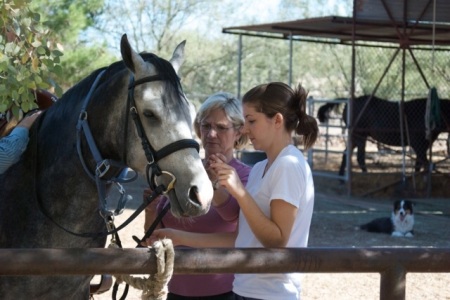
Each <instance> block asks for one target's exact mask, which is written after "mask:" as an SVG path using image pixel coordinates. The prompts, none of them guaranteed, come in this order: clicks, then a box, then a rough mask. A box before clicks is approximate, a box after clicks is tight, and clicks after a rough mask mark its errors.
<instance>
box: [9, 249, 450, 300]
mask: <svg viewBox="0 0 450 300" xmlns="http://www.w3.org/2000/svg"><path fill="white" fill-rule="evenodd" d="M155 272H156V256H155V254H154V251H152V250H151V249H147V248H138V249H113V248H108V249H103V248H102V249H0V276H5V275H55V274H61V275H80V274H89V275H95V274H154V273H155ZM291 272H301V273H380V275H381V282H380V299H405V286H406V273H407V272H415V273H450V248H283V249H261V248H258V249H255V248H248V249H240V248H237V249H236V248H233V249H221V248H207V249H176V251H175V265H174V273H176V274H182V273H184V274H206V273H291Z"/></svg>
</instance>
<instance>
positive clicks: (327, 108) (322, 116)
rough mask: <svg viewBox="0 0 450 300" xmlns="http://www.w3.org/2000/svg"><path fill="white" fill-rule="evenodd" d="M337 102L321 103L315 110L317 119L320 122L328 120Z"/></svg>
mask: <svg viewBox="0 0 450 300" xmlns="http://www.w3.org/2000/svg"><path fill="white" fill-rule="evenodd" d="M339 104H340V103H339V102H328V103H326V104H324V105H322V106H321V107H320V108H319V111H318V112H317V118H318V119H319V121H320V123H326V122H328V119H329V117H330V112H331V111H332V110H333V109H334V107H335V106H338V105H339Z"/></svg>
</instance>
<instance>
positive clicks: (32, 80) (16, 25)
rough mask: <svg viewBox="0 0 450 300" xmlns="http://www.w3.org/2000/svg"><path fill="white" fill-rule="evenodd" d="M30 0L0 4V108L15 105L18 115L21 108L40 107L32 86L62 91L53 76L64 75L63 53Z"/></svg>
mask: <svg viewBox="0 0 450 300" xmlns="http://www.w3.org/2000/svg"><path fill="white" fill-rule="evenodd" d="M30 2H31V0H22V1H20V0H15V1H3V4H2V6H1V7H0V112H5V111H6V110H8V109H9V108H12V110H13V113H14V114H15V115H17V114H18V111H19V109H22V110H23V111H25V112H27V111H29V110H30V109H33V108H36V107H37V106H36V104H35V102H34V95H33V93H31V91H32V90H36V89H51V88H53V89H54V92H55V93H56V94H58V95H60V94H61V88H60V87H59V86H58V84H56V83H55V82H54V81H53V80H52V77H53V76H57V77H58V76H61V75H62V69H61V66H60V64H59V63H60V57H61V56H62V55H63V53H62V52H61V51H60V50H59V49H58V46H59V45H57V44H56V43H54V42H53V41H52V40H50V39H49V38H48V37H49V36H51V35H50V34H49V30H48V29H47V28H46V27H45V25H44V24H42V23H41V22H40V15H39V14H38V13H34V12H33V11H31V10H30V8H29V3H30ZM59 48H61V47H60V46H59Z"/></svg>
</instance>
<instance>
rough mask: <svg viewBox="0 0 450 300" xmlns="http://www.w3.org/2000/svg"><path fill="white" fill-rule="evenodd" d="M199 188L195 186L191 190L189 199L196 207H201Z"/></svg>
mask: <svg viewBox="0 0 450 300" xmlns="http://www.w3.org/2000/svg"><path fill="white" fill-rule="evenodd" d="M197 195H198V187H197V186H193V187H191V188H190V190H189V199H190V200H191V202H193V203H194V204H195V205H198V206H201V203H200V200H199V199H198V196H197Z"/></svg>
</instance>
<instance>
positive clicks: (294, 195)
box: [233, 145, 314, 300]
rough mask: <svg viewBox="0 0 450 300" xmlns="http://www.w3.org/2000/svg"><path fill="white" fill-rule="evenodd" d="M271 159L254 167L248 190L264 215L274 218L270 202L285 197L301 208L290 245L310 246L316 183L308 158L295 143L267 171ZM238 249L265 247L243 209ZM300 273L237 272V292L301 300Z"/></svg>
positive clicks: (246, 295) (280, 299)
mask: <svg viewBox="0 0 450 300" xmlns="http://www.w3.org/2000/svg"><path fill="white" fill-rule="evenodd" d="M266 164H267V159H266V160H263V161H261V162H259V163H257V164H255V166H254V167H253V168H252V170H251V171H250V175H249V178H248V182H247V186H246V188H247V190H248V192H249V193H250V195H252V197H253V199H255V201H256V202H257V203H258V206H259V207H260V208H261V210H262V211H263V212H264V214H265V215H266V216H268V217H270V202H271V201H272V200H273V199H282V200H284V201H286V202H288V203H290V204H292V205H294V206H296V207H297V208H298V211H297V216H296V218H295V221H294V226H293V228H292V232H291V236H290V237H289V241H288V243H287V246H286V247H288V248H298V247H307V245H308V237H309V228H310V225H311V218H312V214H313V206H314V183H313V177H312V173H311V168H310V167H309V165H308V163H307V161H306V160H305V158H304V156H303V154H302V153H301V151H300V150H298V149H297V148H296V147H295V146H293V145H289V146H287V147H285V148H284V149H283V150H282V151H281V152H280V154H279V155H278V156H277V158H276V159H275V161H274V162H273V163H272V166H271V167H270V168H269V170H267V172H266V174H265V175H264V177H263V174H264V168H265V166H266ZM235 247H237V248H263V245H262V244H261V243H260V242H259V241H258V239H257V238H256V237H255V235H254V234H253V232H252V230H251V228H250V226H249V225H248V223H247V220H246V219H245V217H244V215H243V214H242V212H241V213H240V215H239V233H238V236H237V238H236V242H235ZM300 276H301V274H299V273H288V274H235V280H234V283H233V291H234V292H235V293H236V294H238V295H240V296H244V297H250V298H258V299H267V300H278V299H279V300H289V299H300Z"/></svg>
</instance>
